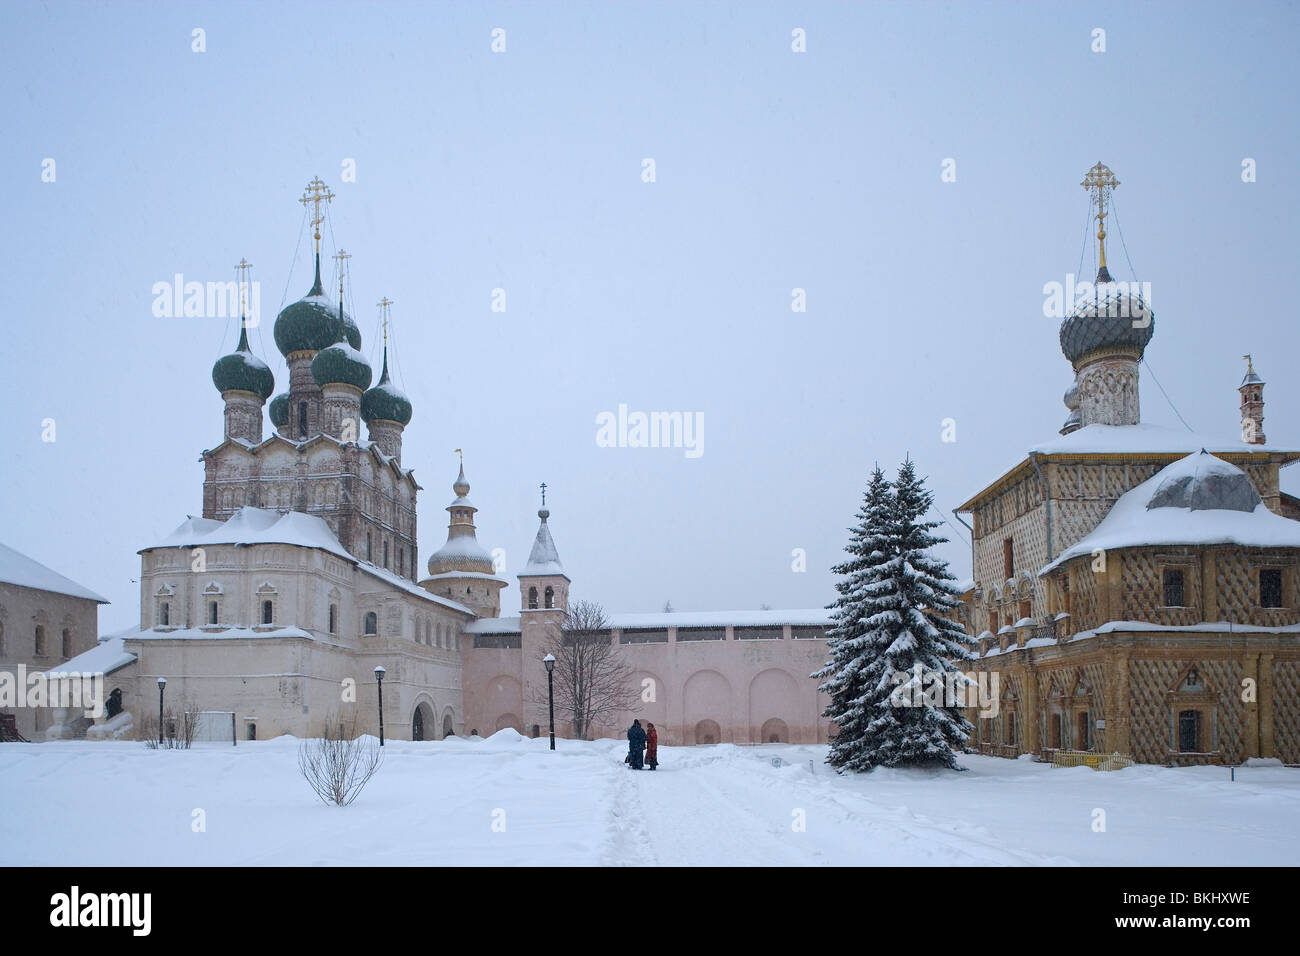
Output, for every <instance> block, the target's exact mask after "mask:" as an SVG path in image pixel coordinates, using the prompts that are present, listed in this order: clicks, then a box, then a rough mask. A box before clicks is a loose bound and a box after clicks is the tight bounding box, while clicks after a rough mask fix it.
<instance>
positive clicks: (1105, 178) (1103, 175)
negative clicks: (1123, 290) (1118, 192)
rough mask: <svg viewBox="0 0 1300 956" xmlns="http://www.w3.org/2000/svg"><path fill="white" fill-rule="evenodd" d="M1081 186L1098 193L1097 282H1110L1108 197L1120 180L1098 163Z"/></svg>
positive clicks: (1089, 171) (1084, 178) (1085, 177)
mask: <svg viewBox="0 0 1300 956" xmlns="http://www.w3.org/2000/svg"><path fill="white" fill-rule="evenodd" d="M1079 185H1080V186H1082V187H1083V188H1084V189H1086V190H1088V191H1089V192H1092V191H1093V190H1096V193H1097V196H1096V198H1097V243H1098V250H1099V251H1098V257H1097V266H1098V268H1097V281H1098V282H1109V281H1111V279H1110V272H1109V270H1107V268H1106V197H1107V196H1109V195H1110V191H1111V190H1112V189H1114V188H1115V187H1116V186H1118V185H1119V180H1118V179H1116V178H1115V174H1114V173H1112V172H1111V171H1110V169H1109V168H1108V167H1106V166H1104V165H1103V164H1102V163H1098V164H1097V165H1096V166H1094V167H1092V169H1090V170H1088V174H1087V175H1086V176H1084V177H1083V182H1081V183H1079Z"/></svg>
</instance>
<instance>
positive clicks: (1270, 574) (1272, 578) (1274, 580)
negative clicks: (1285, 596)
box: [1259, 568, 1282, 607]
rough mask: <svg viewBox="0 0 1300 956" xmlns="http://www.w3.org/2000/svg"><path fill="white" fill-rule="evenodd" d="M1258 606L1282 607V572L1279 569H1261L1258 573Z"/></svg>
mask: <svg viewBox="0 0 1300 956" xmlns="http://www.w3.org/2000/svg"><path fill="white" fill-rule="evenodd" d="M1259 606H1260V607H1281V606H1282V571H1281V569H1280V568H1261V569H1260V572H1259Z"/></svg>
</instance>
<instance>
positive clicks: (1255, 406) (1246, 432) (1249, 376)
mask: <svg viewBox="0 0 1300 956" xmlns="http://www.w3.org/2000/svg"><path fill="white" fill-rule="evenodd" d="M1242 358H1244V359H1245V360H1246V377H1245V378H1243V379H1242V380H1241V384H1240V385H1238V386H1237V391H1238V392H1240V393H1241V440H1242V441H1244V442H1245V443H1246V444H1248V445H1263V444H1266V443H1265V441H1264V380H1263V379H1262V378H1260V377H1259V375H1257V374H1256V372H1255V363H1254V362H1253V361H1252V360H1251V358H1250V356H1249V355H1243V356H1242Z"/></svg>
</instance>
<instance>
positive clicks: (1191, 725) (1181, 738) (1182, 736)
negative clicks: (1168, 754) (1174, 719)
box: [1178, 710, 1201, 753]
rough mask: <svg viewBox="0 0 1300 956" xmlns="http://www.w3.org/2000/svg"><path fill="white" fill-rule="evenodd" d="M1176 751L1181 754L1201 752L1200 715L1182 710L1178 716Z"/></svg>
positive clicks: (1196, 712)
mask: <svg viewBox="0 0 1300 956" xmlns="http://www.w3.org/2000/svg"><path fill="white" fill-rule="evenodd" d="M1178 749H1179V750H1180V751H1181V752H1182V753H1200V752H1201V713H1200V711H1197V710H1184V711H1181V712H1180V713H1179V714H1178Z"/></svg>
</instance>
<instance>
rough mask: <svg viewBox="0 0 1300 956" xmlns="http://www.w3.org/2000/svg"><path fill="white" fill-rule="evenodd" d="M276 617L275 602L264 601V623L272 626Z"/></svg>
mask: <svg viewBox="0 0 1300 956" xmlns="http://www.w3.org/2000/svg"><path fill="white" fill-rule="evenodd" d="M274 615H275V602H274V601H263V602H262V623H263V624H270V623H271V621H272V618H273V617H274Z"/></svg>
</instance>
